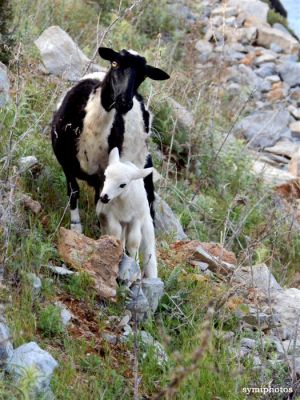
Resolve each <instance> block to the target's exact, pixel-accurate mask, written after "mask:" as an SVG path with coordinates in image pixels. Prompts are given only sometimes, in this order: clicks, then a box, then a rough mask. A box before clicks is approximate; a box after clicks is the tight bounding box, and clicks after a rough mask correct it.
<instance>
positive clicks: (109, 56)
mask: <svg viewBox="0 0 300 400" xmlns="http://www.w3.org/2000/svg"><path fill="white" fill-rule="evenodd" d="M98 53H99V56H100V57H101V58H103V59H104V60H108V61H115V60H116V59H117V57H118V56H119V53H117V52H116V51H114V50H113V49H110V48H108V47H99V49H98Z"/></svg>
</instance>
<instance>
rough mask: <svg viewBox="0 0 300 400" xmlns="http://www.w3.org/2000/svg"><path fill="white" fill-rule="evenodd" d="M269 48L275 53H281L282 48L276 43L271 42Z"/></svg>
mask: <svg viewBox="0 0 300 400" xmlns="http://www.w3.org/2000/svg"><path fill="white" fill-rule="evenodd" d="M270 50H272V51H274V52H275V53H282V48H281V47H280V46H278V44H276V43H271V45H270Z"/></svg>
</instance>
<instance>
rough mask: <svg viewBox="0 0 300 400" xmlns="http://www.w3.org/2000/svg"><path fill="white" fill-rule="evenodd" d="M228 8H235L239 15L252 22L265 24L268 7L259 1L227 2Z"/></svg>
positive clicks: (239, 0)
mask: <svg viewBox="0 0 300 400" xmlns="http://www.w3.org/2000/svg"><path fill="white" fill-rule="evenodd" d="M227 4H228V7H237V8H238V10H239V15H240V16H243V17H244V18H247V20H251V21H254V22H259V23H260V24H261V23H266V22H267V16H268V11H269V7H268V5H267V4H265V3H263V2H262V1H259V0H229V1H228V3H227Z"/></svg>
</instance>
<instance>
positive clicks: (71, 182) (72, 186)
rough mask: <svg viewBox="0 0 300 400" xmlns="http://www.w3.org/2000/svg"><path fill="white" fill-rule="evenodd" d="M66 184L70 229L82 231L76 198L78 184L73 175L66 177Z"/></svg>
mask: <svg viewBox="0 0 300 400" xmlns="http://www.w3.org/2000/svg"><path fill="white" fill-rule="evenodd" d="M66 178H67V185H68V196H69V202H70V213H71V230H72V231H75V232H78V233H82V225H81V222H80V215H79V208H78V199H79V186H78V183H77V181H76V178H74V177H71V178H70V177H66Z"/></svg>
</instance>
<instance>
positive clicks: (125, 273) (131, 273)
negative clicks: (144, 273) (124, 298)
mask: <svg viewBox="0 0 300 400" xmlns="http://www.w3.org/2000/svg"><path fill="white" fill-rule="evenodd" d="M119 279H120V281H121V282H122V283H123V284H125V285H126V286H127V287H130V286H131V285H132V284H133V283H134V282H136V281H138V280H141V269H140V267H139V265H138V263H137V262H135V260H134V259H133V258H131V257H128V256H127V255H126V254H123V257H122V260H121V262H120V265H119Z"/></svg>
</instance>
